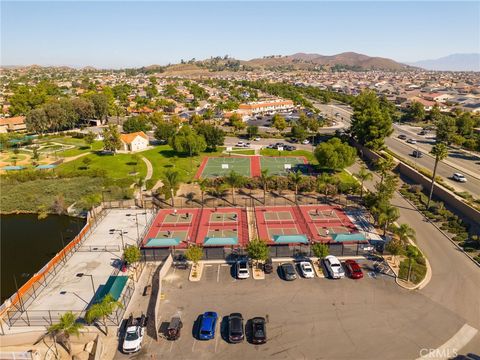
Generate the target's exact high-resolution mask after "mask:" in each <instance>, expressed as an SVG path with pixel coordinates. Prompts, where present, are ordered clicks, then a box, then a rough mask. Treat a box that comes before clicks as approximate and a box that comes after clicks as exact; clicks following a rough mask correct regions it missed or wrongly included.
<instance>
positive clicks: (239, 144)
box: [236, 141, 245, 147]
mask: <svg viewBox="0 0 480 360" xmlns="http://www.w3.org/2000/svg"><path fill="white" fill-rule="evenodd" d="M236 146H237V147H244V146H245V143H244V142H243V141H239V142H237V145H236Z"/></svg>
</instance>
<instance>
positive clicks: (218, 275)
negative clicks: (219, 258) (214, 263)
mask: <svg viewBox="0 0 480 360" xmlns="http://www.w3.org/2000/svg"><path fill="white" fill-rule="evenodd" d="M219 281H220V266H218V269H217V283H218V282H219Z"/></svg>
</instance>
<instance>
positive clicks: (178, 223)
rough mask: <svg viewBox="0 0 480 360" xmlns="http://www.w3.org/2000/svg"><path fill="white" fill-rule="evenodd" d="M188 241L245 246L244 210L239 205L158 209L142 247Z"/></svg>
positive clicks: (246, 234)
mask: <svg viewBox="0 0 480 360" xmlns="http://www.w3.org/2000/svg"><path fill="white" fill-rule="evenodd" d="M188 243H196V244H199V245H204V246H226V245H239V246H245V245H246V244H247V243H248V222H247V213H246V211H245V210H244V209H241V208H220V209H210V208H203V209H196V208H195V209H178V210H173V209H162V210H160V211H159V212H158V214H157V216H156V218H155V220H154V221H153V223H152V226H151V227H150V230H149V231H148V233H147V235H146V236H145V238H144V239H143V243H142V246H143V247H176V248H186V247H187V244H188Z"/></svg>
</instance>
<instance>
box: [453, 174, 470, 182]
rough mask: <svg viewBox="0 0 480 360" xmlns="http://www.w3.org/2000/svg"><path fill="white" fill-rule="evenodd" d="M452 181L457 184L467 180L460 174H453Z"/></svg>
mask: <svg viewBox="0 0 480 360" xmlns="http://www.w3.org/2000/svg"><path fill="white" fill-rule="evenodd" d="M452 179H453V180H455V181H458V182H467V178H466V177H465V176H464V175H463V174H460V173H454V174H453V176H452Z"/></svg>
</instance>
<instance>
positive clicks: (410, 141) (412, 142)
mask: <svg viewBox="0 0 480 360" xmlns="http://www.w3.org/2000/svg"><path fill="white" fill-rule="evenodd" d="M407 143H409V144H416V143H417V140H415V139H408V140H407Z"/></svg>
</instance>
